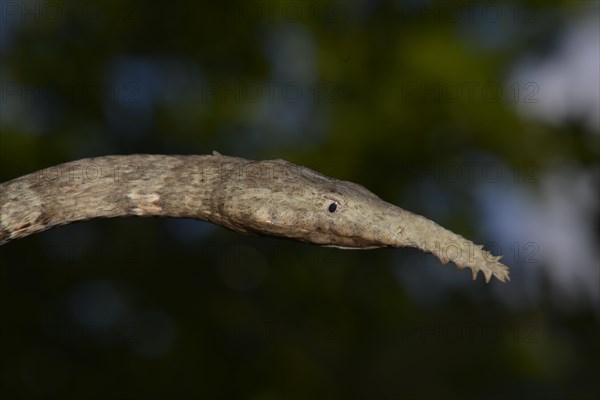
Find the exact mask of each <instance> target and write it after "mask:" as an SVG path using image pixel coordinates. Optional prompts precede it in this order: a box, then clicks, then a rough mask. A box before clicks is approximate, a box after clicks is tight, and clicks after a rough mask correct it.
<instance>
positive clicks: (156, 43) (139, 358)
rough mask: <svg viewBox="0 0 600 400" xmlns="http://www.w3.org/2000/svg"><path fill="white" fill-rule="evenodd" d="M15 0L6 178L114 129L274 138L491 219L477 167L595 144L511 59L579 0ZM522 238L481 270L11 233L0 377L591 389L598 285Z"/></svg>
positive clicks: (7, 390)
mask: <svg viewBox="0 0 600 400" xmlns="http://www.w3.org/2000/svg"><path fill="white" fill-rule="evenodd" d="M0 4H1V6H2V14H1V15H0V17H2V21H1V23H2V35H3V38H2V41H1V42H0V44H1V45H2V53H1V56H2V63H1V64H0V72H1V74H2V76H1V81H2V103H1V104H0V105H1V107H2V108H1V115H0V122H1V125H0V127H1V134H0V181H6V180H9V179H12V178H14V177H17V176H20V175H22V174H25V173H29V172H32V171H35V170H38V169H41V168H44V167H47V166H50V165H54V164H58V163H61V162H65V161H69V160H73V159H77V158H82V157H89V156H99V155H106V154H132V153H163V154H207V153H210V152H211V151H212V150H213V149H216V150H218V151H220V152H221V153H223V154H227V155H237V156H243V157H248V158H254V159H263V158H275V157H278V158H279V157H280V158H285V159H288V160H290V161H293V162H296V163H299V164H303V165H306V166H308V167H311V168H314V169H317V170H320V171H322V172H324V173H326V174H328V175H331V176H335V177H337V178H341V179H347V180H351V181H354V182H358V183H361V184H363V185H364V186H366V187H368V188H369V189H371V190H372V191H373V192H375V193H377V194H378V195H380V196H381V197H382V198H384V199H386V200H388V201H390V202H392V203H395V204H398V205H401V206H403V207H405V208H407V209H410V210H411V211H414V212H417V213H421V214H423V215H426V216H428V217H430V218H432V219H434V220H436V221H437V222H439V223H441V224H442V225H444V226H446V227H448V228H449V229H451V230H453V231H455V232H459V233H461V234H463V235H464V236H466V237H469V238H471V239H473V240H475V241H477V242H480V243H485V244H488V245H489V244H493V243H496V242H501V240H502V239H501V238H498V237H495V236H493V234H489V233H488V234H486V230H485V229H484V228H483V226H484V225H485V221H486V218H488V217H489V215H486V213H485V212H481V209H480V208H478V206H477V204H478V203H477V198H476V196H475V195H474V192H475V191H476V190H475V189H474V188H476V187H480V188H483V189H484V190H485V189H486V188H489V187H490V186H493V185H500V184H502V182H506V181H508V182H512V183H513V184H516V185H517V186H524V187H526V189H527V190H531V191H532V192H534V193H535V192H537V191H538V189H539V188H538V184H539V182H540V179H541V178H540V177H541V176H542V175H543V173H544V171H546V170H547V169H548V168H550V167H551V166H552V165H554V162H555V160H566V161H567V162H571V163H576V164H577V165H580V166H582V168H584V169H588V170H590V171H592V170H594V169H596V170H597V169H598V153H599V151H598V145H597V144H598V143H597V139H598V136H597V135H592V136H590V133H589V132H586V128H585V126H584V124H583V123H582V121H581V120H578V119H574V120H572V121H568V123H564V124H560V125H549V124H544V123H543V122H533V121H531V120H525V119H522V117H520V116H519V115H518V114H517V112H516V111H515V109H516V106H517V103H519V102H522V101H525V100H524V99H525V96H527V95H528V94H530V92H529V91H528V89H527V90H526V88H525V87H524V85H525V84H526V82H519V83H518V86H517V87H518V90H516V91H515V89H514V87H511V85H512V84H514V83H513V82H512V81H509V80H510V78H509V77H510V71H511V68H512V67H513V66H514V64H515V62H516V60H518V59H520V58H521V57H525V56H535V57H543V56H544V55H547V54H552V52H553V51H554V50H555V49H556V43H557V37H558V35H559V32H560V31H561V29H562V28H563V27H564V26H565V25H566V23H567V21H568V20H569V18H571V17H573V15H577V13H578V12H581V9H582V8H583V7H586V4H588V2H586V1H574V2H560V1H557V2H483V3H476V2H461V1H454V2H435V1H429V2H417V1H412V2H401V1H398V2H392V1H390V2H387V1H373V2H366V1H339V2H334V1H331V2H301V3H299V2H278V1H275V2H250V1H247V2H240V3H233V2H226V3H225V2H214V1H212V2H208V1H180V0H174V1H170V2H166V1H161V2H158V1H157V2H131V1H87V2H73V1H69V2H62V1H59V2H48V3H44V2H36V1H29V2H22V1H7V0H2V1H1V2H0ZM495 9H500V10H501V13H502V14H501V18H496V17H494V15H495V14H494V10H495ZM507 82H508V83H507ZM471 84H474V85H475V86H474V88H475V89H474V91H473V92H469V91H468V88H469V87H470V86H469V85H471ZM269 88H271V89H269ZM415 88H416V89H415ZM457 88H458V89H457ZM483 88H487V89H489V90H497V91H499V93H500V94H501V98H495V97H494V94H493V92H491V93H492V94H490V93H488V92H485V91H484V90H482V89H483ZM298 89H299V90H300V91H297V90H298ZM487 89H486V90H487ZM452 90H458V92H456V91H455V92H453V91H452ZM488 95H489V96H491V97H486V96H488ZM454 96H457V97H454ZM515 96H517V97H516V98H515ZM468 163H471V164H468ZM465 165H475V175H474V179H465V178H464V177H463V178H462V179H451V178H450V176H451V173H452V172H451V171H453V170H452V168H455V167H456V166H458V167H459V170H460V171H462V172H463V173H465V172H466V169H465ZM488 165H492V166H493V167H494V168H499V169H500V170H501V171H503V178H502V180H501V182H497V181H496V180H494V179H489V176H487V178H488V179H486V175H485V174H482V170H483V167H482V166H488ZM515 171H519V172H518V173H517V175H515ZM484 172H485V171H484ZM515 176H516V177H517V178H514V177H515ZM513 178H514V179H513ZM497 201H498V202H501V201H502V198H498V199H497ZM492 206H493V207H491V209H492V210H493V209H495V206H494V204H492ZM589 219H590V220H593V221H594V227H595V228H594V231H595V233H596V234H597V233H598V222H597V221H598V215H597V213H596V212H591V213H590V215H589ZM505 240H510V238H509V239H506V238H505ZM519 240H520V239H519ZM503 243H506V242H503ZM508 243H512V241H509V242H508ZM528 244H534V245H538V242H537V238H536V237H526V241H524V242H521V241H520V242H518V243H517V248H518V249H520V250H521V253H519V252H516V251H514V250H515V249H514V248H513V249H509V248H507V247H506V246H504V248H502V253H503V254H505V258H504V260H505V262H506V263H507V265H509V266H510V267H511V274H512V275H511V276H512V282H511V283H509V284H500V283H499V282H492V283H491V284H489V285H486V284H485V283H484V282H483V279H482V277H481V276H480V277H479V279H478V280H477V281H474V282H473V281H471V278H470V273H469V272H468V271H459V270H457V269H455V268H454V267H453V266H442V265H441V264H440V263H439V262H437V261H436V260H434V259H433V258H432V257H429V256H424V255H422V254H421V253H419V252H416V251H413V250H410V249H406V250H405V249H400V250H391V249H380V250H371V251H342V250H337V249H330V248H318V247H312V246H309V245H306V244H301V243H295V242H289V241H285V240H276V239H270V238H259V237H245V236H241V235H238V234H235V233H232V232H229V231H227V230H225V229H223V228H219V227H212V226H211V225H209V224H206V223H204V222H194V221H175V220H160V219H136V218H126V219H115V220H98V221H92V222H85V223H79V224H73V225H69V226H65V227H61V228H57V229H54V230H51V231H48V232H44V233H42V234H38V235H34V236H32V237H28V238H25V239H23V240H18V241H15V242H13V243H10V244H8V245H6V246H3V247H1V248H0V304H1V306H0V310H1V311H2V319H1V321H0V324H1V336H0V354H1V357H0V363H1V365H2V367H1V368H2V371H1V374H0V387H1V390H0V396H1V397H2V398H5V399H9V398H31V399H42V398H61V399H71V398H72V399H96V398H97V399H107V398H144V399H151V398H244V399H300V398H322V399H335V398H339V399H385V398H395V399H469V398H481V399H509V398H510V399H516V398H522V399H598V398H599V397H598V392H599V385H598V383H597V378H598V372H599V370H600V369H599V365H598V364H599V362H598V361H599V356H600V352H599V347H600V346H599V340H598V333H599V331H600V330H599V318H600V317H599V315H598V306H597V305H594V304H589V303H586V302H583V303H581V304H579V305H578V306H577V307H565V306H561V305H562V301H561V298H560V294H559V293H558V292H556V291H555V290H553V287H554V286H552V285H551V283H550V281H549V278H548V275H547V274H545V272H544V265H545V264H544V262H543V259H544V257H543V254H544V248H543V247H539V246H538V247H536V257H537V256H539V257H538V258H540V259H542V262H541V263H532V262H531V259H529V258H528V257H529V255H530V254H529V253H527V251H529V250H528V249H530V248H527V247H525V246H527V245H528ZM490 248H491V249H492V251H494V250H493V249H497V247H496V248H494V247H490ZM538 250H539V253H538ZM494 252H496V253H498V251H494ZM532 276H533V278H532ZM592 279H593V277H592ZM595 279H596V280H597V279H598V277H597V275H596V277H595ZM532 280H533V281H534V282H535V283H536V285H535V288H536V290H535V291H534V292H529V290H531V286H530V285H528V284H526V283H527V282H531V281H532ZM524 299H526V300H527V301H524Z"/></svg>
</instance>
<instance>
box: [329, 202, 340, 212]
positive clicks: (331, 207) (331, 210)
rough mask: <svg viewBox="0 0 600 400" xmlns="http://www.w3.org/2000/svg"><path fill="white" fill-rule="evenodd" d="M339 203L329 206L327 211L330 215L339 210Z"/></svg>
mask: <svg viewBox="0 0 600 400" xmlns="http://www.w3.org/2000/svg"><path fill="white" fill-rule="evenodd" d="M337 206H338V205H337V203H336V202H335V201H334V202H333V203H331V204H330V205H329V208H327V211H329V212H330V213H334V212H335V210H337Z"/></svg>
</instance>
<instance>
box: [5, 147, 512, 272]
mask: <svg viewBox="0 0 600 400" xmlns="http://www.w3.org/2000/svg"><path fill="white" fill-rule="evenodd" d="M122 216H163V217H180V218H195V219H199V220H206V221H210V222H212V223H215V224H218V225H222V226H224V227H226V228H229V229H231V230H234V231H237V232H240V233H259V234H264V235H270V236H279V237H285V238H289V239H295V240H299V241H302V242H307V243H312V244H317V245H322V246H333V247H339V248H349V249H370V248H377V247H386V246H390V247H416V248H419V249H421V250H423V251H426V252H430V253H432V254H434V255H435V256H436V257H438V258H439V259H440V260H441V261H442V262H443V263H447V262H448V261H452V262H454V263H455V264H456V265H457V266H458V267H459V268H461V269H462V268H465V267H469V268H471V270H472V272H473V279H475V278H476V277H477V273H478V272H479V271H482V272H483V274H484V276H485V279H486V281H488V282H489V280H490V278H491V276H492V275H493V276H495V277H496V278H498V279H499V280H500V281H502V282H506V281H508V280H509V276H508V268H507V267H506V266H505V265H503V264H502V263H500V262H499V261H498V260H499V259H500V257H495V256H492V255H491V254H490V253H489V252H487V251H485V250H483V248H482V246H478V245H476V244H474V243H473V242H471V241H469V240H467V239H465V238H463V237H462V236H460V235H457V234H454V233H452V232H450V231H449V230H447V229H445V228H443V227H441V226H439V225H437V224H436V223H435V222H433V221H430V220H429V219H427V218H425V217H422V216H419V215H415V214H413V213H411V212H409V211H406V210H403V209H402V208H400V207H397V206H394V205H392V204H389V203H386V202H385V201H383V200H381V199H380V198H379V197H377V196H376V195H374V194H373V193H371V192H369V191H368V190H367V189H365V188H364V187H362V186H360V185H357V184H355V183H352V182H346V181H340V180H337V179H333V178H329V177H327V176H324V175H321V174H319V173H317V172H315V171H312V170H310V169H308V168H305V167H302V166H299V165H296V164H293V163H290V162H288V161H285V160H281V159H277V160H265V161H252V160H246V159H242V158H237V157H227V156H222V155H220V154H218V153H216V152H215V153H213V155H205V156H166V155H129V156H106V157H98V158H86V159H83V160H78V161H73V162H69V163H65V164H60V165H57V166H54V167H50V168H47V169H44V170H41V171H38V172H35V173H33V174H29V175H25V176H22V177H19V178H16V179H13V180H12V181H8V182H5V183H2V184H0V245H2V244H4V243H7V242H9V241H11V240H14V239H19V238H22V237H25V236H28V235H30V234H33V233H36V232H41V231H44V230H46V229H50V228H52V227H55V226H59V225H64V224H68V223H71V222H75V221H82V220H87V219H92V218H112V217H122Z"/></svg>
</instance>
